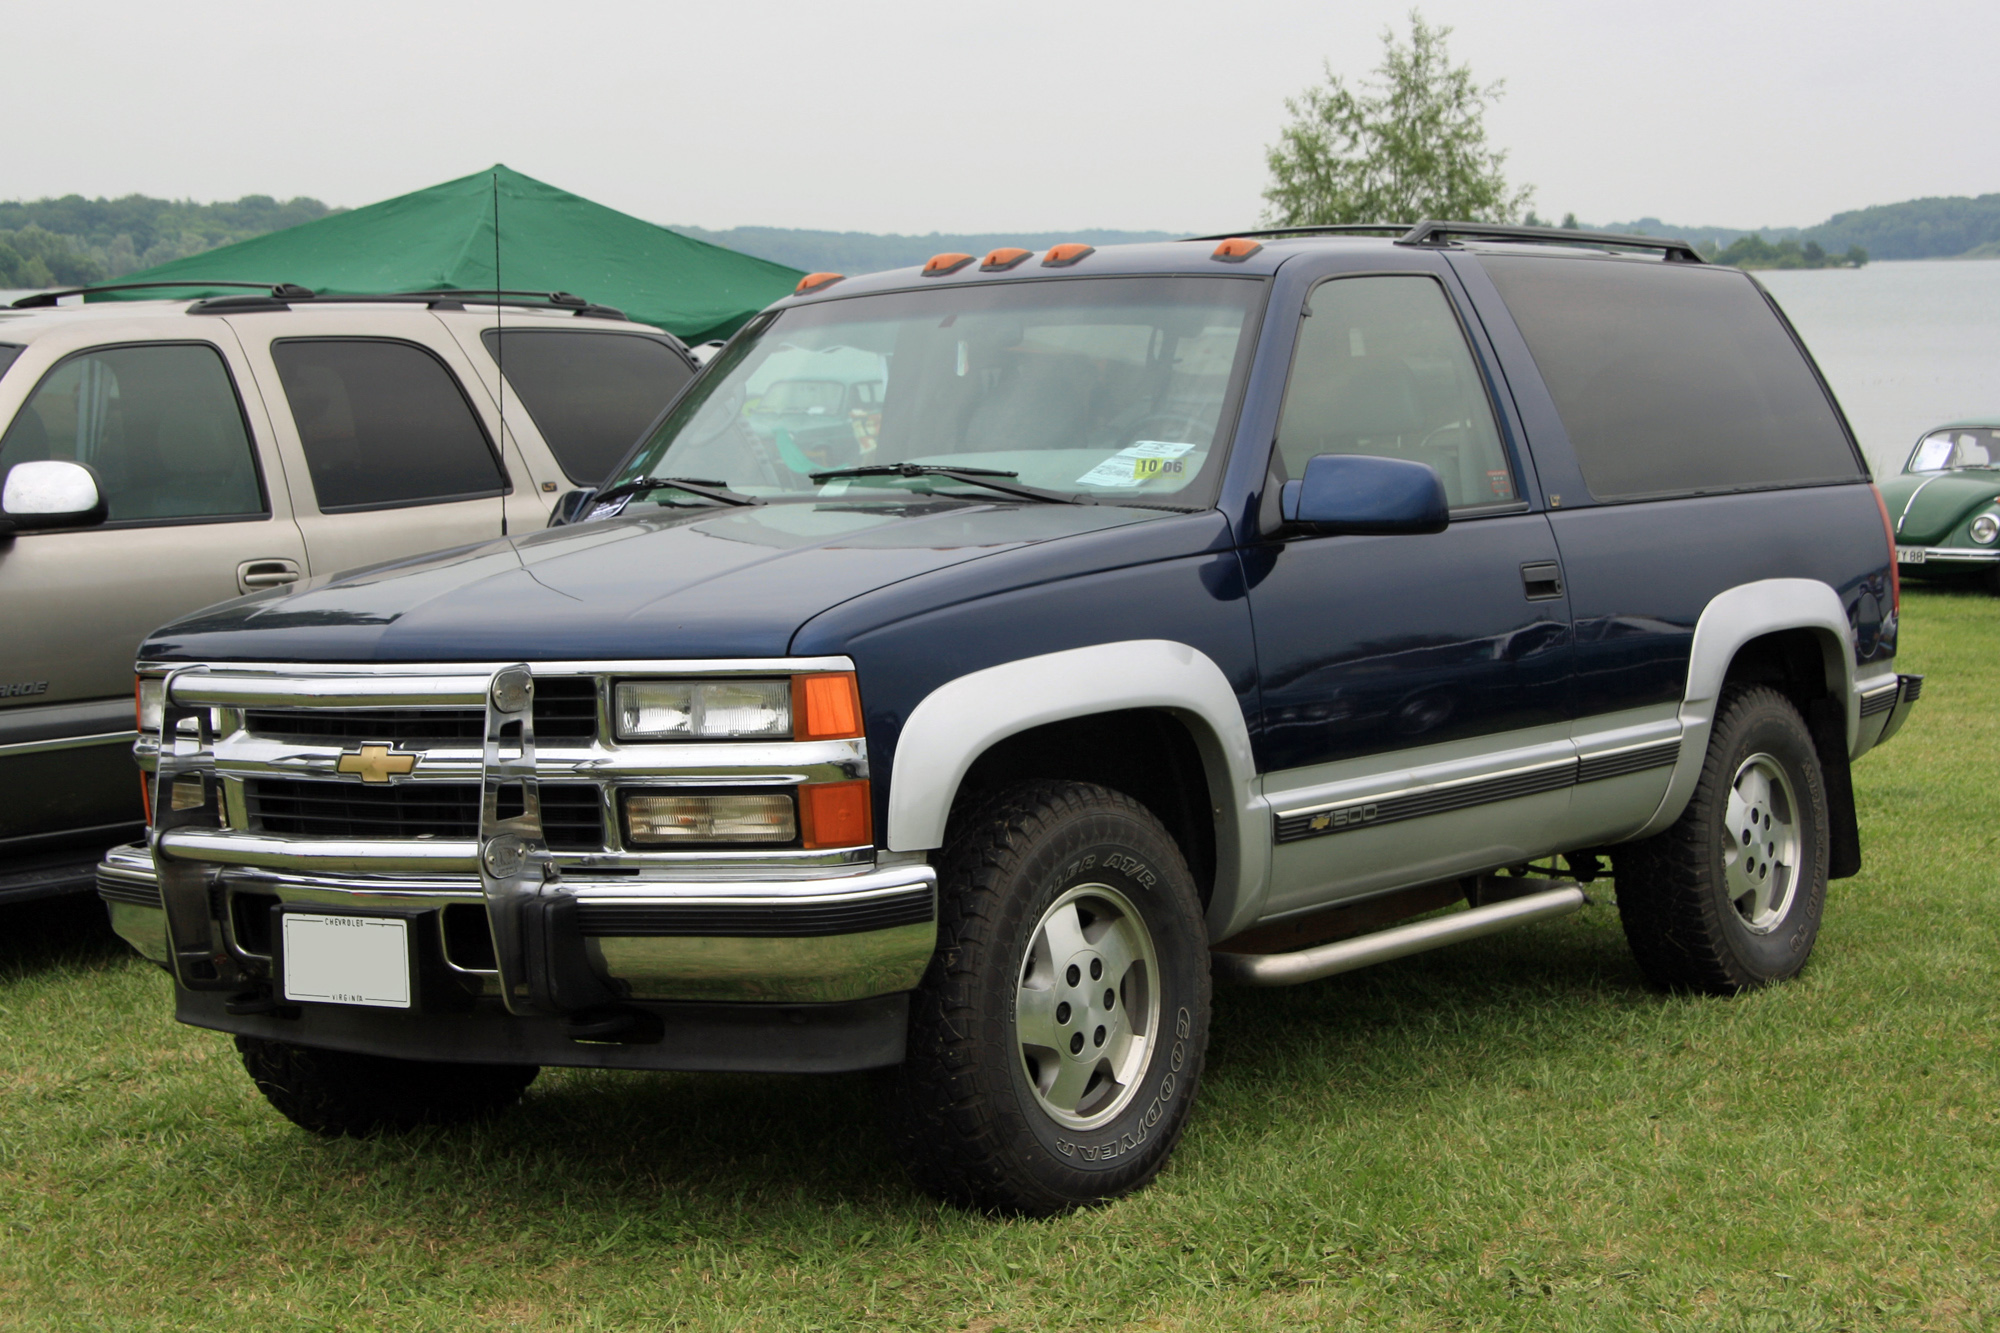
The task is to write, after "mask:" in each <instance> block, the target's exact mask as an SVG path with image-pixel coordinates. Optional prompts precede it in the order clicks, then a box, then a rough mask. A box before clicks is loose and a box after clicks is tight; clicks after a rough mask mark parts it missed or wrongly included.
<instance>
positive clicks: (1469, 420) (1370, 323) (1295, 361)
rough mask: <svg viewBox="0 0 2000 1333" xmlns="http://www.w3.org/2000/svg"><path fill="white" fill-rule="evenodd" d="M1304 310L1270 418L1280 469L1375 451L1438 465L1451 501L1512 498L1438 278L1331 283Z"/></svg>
mask: <svg viewBox="0 0 2000 1333" xmlns="http://www.w3.org/2000/svg"><path fill="white" fill-rule="evenodd" d="M1308 309H1310V310H1311V312H1312V314H1311V315H1310V316H1309V317H1308V318H1307V319H1306V320H1305V322H1304V323H1303V324H1302V325H1301V326H1300V328H1299V345H1298V350H1297V351H1296V352H1295V353H1293V357H1292V378H1291V382H1290V383H1289V384H1288V385H1286V387H1285V407H1284V414H1283V415H1282V416H1281V417H1280V418H1279V421H1278V452H1279V454H1280V455H1281V456H1282V457H1283V458H1284V462H1285V472H1286V475H1287V476H1292V477H1297V476H1301V475H1303V474H1304V472H1305V467H1306V460H1308V459H1310V458H1311V457H1312V456H1313V455H1315V454H1375V455H1379V456H1382V457H1386V458H1408V459H1413V460H1415V461H1416V462H1419V463H1428V464H1430V465H1431V466H1432V467H1434V468H1436V469H1437V473H1438V476H1440V477H1441V478H1443V479H1444V491H1445V496H1446V498H1447V499H1449V500H1450V502H1451V505H1452V507H1453V508H1461V507H1464V506H1467V505H1479V504H1494V503H1497V502H1501V501H1507V500H1512V499H1514V498H1515V495H1514V474H1513V473H1512V472H1511V471H1510V470H1509V469H1508V467H1507V454H1506V451H1505V450H1504V449H1503V448H1502V447H1501V444H1500V432H1499V431H1498V429H1496V428H1495V426H1494V424H1493V408H1492V405H1491V404H1490V403H1488V402H1487V399H1486V393H1485V390H1484V389H1483V387H1482V386H1481V384H1480V380H1479V371H1478V368H1477V366H1475V365H1474V364H1473V360H1472V351H1471V349H1470V348H1469V347H1467V346H1466V343H1465V332H1464V330H1462V329H1461V328H1459V325H1458V319H1457V317H1456V316H1455V315H1453V313H1452V310H1451V304H1450V302H1449V301H1448V300H1447V299H1446V298H1445V294H1444V291H1443V289H1442V288H1440V287H1439V286H1438V284H1437V283H1436V282H1435V281H1433V280H1432V279H1430V278H1417V277H1390V276H1384V277H1366V278H1336V279H1333V280H1331V281H1329V282H1323V283H1321V284H1320V285H1319V286H1318V287H1317V288H1315V289H1314V290H1313V294H1312V298H1311V300H1310V302H1309V303H1308Z"/></svg>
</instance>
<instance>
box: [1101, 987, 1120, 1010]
mask: <svg viewBox="0 0 2000 1333" xmlns="http://www.w3.org/2000/svg"><path fill="white" fill-rule="evenodd" d="M1117 1004H1118V992H1117V991H1115V990H1106V991H1105V992H1104V1007H1105V1008H1106V1009H1111V1008H1115V1007H1116V1006H1117Z"/></svg>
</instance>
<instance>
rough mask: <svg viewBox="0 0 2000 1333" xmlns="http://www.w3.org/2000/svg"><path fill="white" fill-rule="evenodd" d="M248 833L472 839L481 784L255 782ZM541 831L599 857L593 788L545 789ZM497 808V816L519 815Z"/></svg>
mask: <svg viewBox="0 0 2000 1333" xmlns="http://www.w3.org/2000/svg"><path fill="white" fill-rule="evenodd" d="M243 787H244V798H245V801H246V804H247V807H248V810H249V814H250V822H251V824H252V826H253V827H254V828H256V829H258V830H259V831H261V832H265V833H282V834H289V835H292V836H297V837H311V838H367V839H383V838H440V839H445V838H477V837H478V836H479V792H480V788H479V784H478V783H476V782H399V783H396V784H394V785H392V786H384V787H367V786H362V785H361V784H359V783H354V782H333V781H322V780H319V779H313V778H252V779H250V780H249V781H247V782H245V783H244V784H243ZM539 787H540V791H541V798H542V832H543V836H544V837H546V838H547V840H548V844H549V846H550V847H551V848H553V849H555V850H558V851H592V852H594V851H601V850H603V848H604V813H603V808H602V803H601V798H600V796H599V792H600V790H601V789H600V788H599V787H598V786H597V784H596V783H592V782H544V783H540V784H539ZM506 806H507V802H506V801H505V800H504V799H503V800H502V802H501V807H502V808H501V810H500V815H501V817H502V818H503V819H504V818H507V817H508V816H510V815H513V814H519V813H520V806H519V804H518V797H517V798H516V804H515V806H514V808H513V809H512V810H509V809H507V808H506Z"/></svg>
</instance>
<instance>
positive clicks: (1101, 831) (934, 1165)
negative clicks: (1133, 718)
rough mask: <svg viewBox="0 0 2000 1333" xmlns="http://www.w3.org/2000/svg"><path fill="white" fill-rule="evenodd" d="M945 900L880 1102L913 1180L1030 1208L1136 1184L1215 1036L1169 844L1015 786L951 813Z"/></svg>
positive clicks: (1185, 888) (1135, 806) (963, 1197)
mask: <svg viewBox="0 0 2000 1333" xmlns="http://www.w3.org/2000/svg"><path fill="white" fill-rule="evenodd" d="M939 889H940V897H941V902H940V909H939V921H938V950H937V954H936V956H935V957H934V958H933V959H932V962H931V966H930V968H929V970H928V971H927V972H926V973H925V975H924V979H923V982H922V983H921V985H920V986H919V987H918V989H917V992H916V994H915V995H914V997H913V1003H912V1005H911V1013H910V1038H909V1050H908V1055H907V1056H906V1058H905V1060H904V1062H903V1064H902V1065H901V1066H900V1067H899V1068H898V1069H897V1070H896V1071H894V1074H893V1075H892V1077H891V1079H890V1080H889V1088H888V1097H887V1111H888V1121H889V1129H890V1133H891V1136H892V1138H893V1139H894V1141H895V1142H896V1145H897V1149H898V1152H899V1155H900V1156H901V1158H902V1160H903V1162H904V1164H905V1166H906V1167H907V1168H908V1169H909V1171H910V1173H911V1175H912V1176H914V1177H915V1178H916V1180H917V1181H918V1183H919V1184H921V1185H923V1186H925V1187H926V1188H927V1189H929V1190H931V1191H932V1192H934V1193H936V1194H939V1195H941V1196H942V1197H944V1198H947V1199H950V1200H952V1201H953V1202H957V1203H961V1204H965V1205H968V1206H971V1207H975V1208H981V1209H987V1210H994V1211H1002V1212H1016V1213H1027V1214H1037V1215H1041V1214H1050V1213H1059V1212H1063V1211H1066V1210H1068V1209H1071V1208H1075V1207H1079V1206H1082V1205H1087V1204H1092V1203H1097V1202H1101V1201H1103V1200H1106V1199H1112V1198H1116V1197H1117V1196H1119V1195H1121V1194H1125V1193H1128V1192H1129V1191H1131V1190H1135V1189H1137V1188H1139V1187H1140V1186H1142V1185H1144V1184H1145V1183H1146V1182H1148V1181H1149V1180H1151V1179H1152V1178H1153V1177H1154V1175H1156V1174H1157V1173H1158V1172H1159V1170H1160V1168H1161V1166H1162V1165H1164V1164H1165V1162H1166V1159H1167V1157H1168V1155H1169V1154H1170V1153H1171V1152H1172V1151H1173V1148H1174V1145H1175V1143H1176V1142H1178V1141H1179V1139H1180V1135H1181V1131H1182V1129H1183V1128H1184V1127H1185V1126H1186V1124H1187V1117H1188V1113H1189V1110H1190V1108H1191V1107H1192V1105H1193V1102H1194V1096H1195V1090H1196V1087H1197V1085H1198V1084H1199V1082H1200V1078H1201V1068H1202V1057H1203V1053H1204V1051H1205V1048H1206V1046H1207V1041H1208V1018H1209V973H1208V937H1207V930H1206V927H1205V926H1204V924H1203V920H1202V911H1201V903H1200V899H1199V896H1198V895H1197V893H1196V891H1195V886H1194V880H1193V877H1192V876H1191V875H1190V874H1189V873H1188V869H1187V864H1186V862H1185V861H1184V860H1183V859H1182V857H1181V853H1180V849H1179V848H1178V847H1177V846H1176V845H1175V843H1174V840H1173V838H1172V837H1171V836H1169V835H1168V833H1167V831H1166V829H1165V828H1163V827H1162V826H1161V824H1160V822H1159V820H1158V819H1156V818H1155V817H1154V816H1153V815H1152V813H1151V812H1150V811H1148V810H1147V809H1146V808H1145V807H1144V806H1142V805H1140V804H1139V803H1138V802H1137V801H1135V800H1133V799H1132V798H1131V797H1129V796H1125V795H1122V794H1121V793H1118V792H1114V791H1110V790H1108V789H1106V788H1103V787H1099V786H1094V785H1091V784H1088V783H1079V782H1052V781H1042V782H1032V783H1024V784H1021V785H1019V786H1016V787H1012V788H1009V789H1007V790H1005V791H1003V792H1001V793H999V794H998V795H996V796H994V797H992V798H990V799H988V800H987V801H985V802H984V803H982V804H981V805H980V806H979V807H978V808H977V809H976V810H974V811H973V812H972V813H971V814H970V815H969V816H968V817H966V818H965V819H963V820H962V821H960V822H959V824H958V826H957V828H956V829H955V832H954V835H953V838H952V841H951V842H950V844H949V846H948V847H947V848H946V850H945V854H944V857H943V860H942V862H941V864H940V866H939Z"/></svg>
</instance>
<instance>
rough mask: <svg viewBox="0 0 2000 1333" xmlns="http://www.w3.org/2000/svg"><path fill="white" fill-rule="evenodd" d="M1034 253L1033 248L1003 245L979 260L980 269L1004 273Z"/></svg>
mask: <svg viewBox="0 0 2000 1333" xmlns="http://www.w3.org/2000/svg"><path fill="white" fill-rule="evenodd" d="M1033 253H1035V252H1034V251H1033V250H1023V249H1021V248H1020V247H1019V246H1013V245H1003V246H1001V247H1000V248H999V249H998V250H995V251H993V252H992V253H990V254H988V255H987V256H986V258H984V259H982V260H980V261H979V271H980V272H981V273H1004V272H1006V271H1007V270H1008V269H1010V268H1012V267H1014V266H1015V265H1016V264H1018V263H1020V262H1021V261H1022V260H1023V259H1026V258H1027V257H1028V256H1029V255H1031V254H1033Z"/></svg>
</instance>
